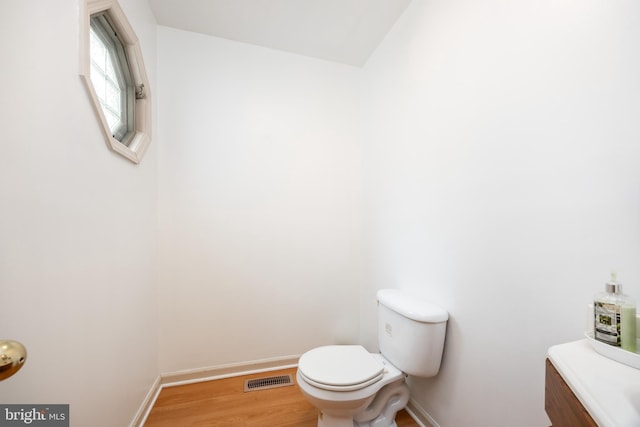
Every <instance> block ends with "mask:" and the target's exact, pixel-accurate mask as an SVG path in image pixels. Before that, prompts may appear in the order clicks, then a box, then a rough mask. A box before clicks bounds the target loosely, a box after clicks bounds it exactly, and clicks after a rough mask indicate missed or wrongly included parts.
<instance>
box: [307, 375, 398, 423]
mask: <svg viewBox="0 0 640 427" xmlns="http://www.w3.org/2000/svg"><path fill="white" fill-rule="evenodd" d="M408 402H409V387H408V386H407V383H406V382H405V381H404V378H403V379H402V380H400V381H396V382H394V383H391V384H389V385H387V386H385V387H383V388H382V389H381V390H380V391H379V392H378V394H377V395H376V396H375V398H374V399H373V401H372V402H371V404H369V405H368V406H367V408H366V409H365V410H363V411H362V412H360V413H358V414H356V415H355V416H354V417H353V418H352V417H350V416H344V415H343V416H339V415H332V414H328V413H323V412H320V413H319V414H318V427H397V424H396V421H395V419H396V414H397V413H398V411H400V410H402V409H403V408H404V407H405V406H407V403H408Z"/></svg>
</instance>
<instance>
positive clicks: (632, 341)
mask: <svg viewBox="0 0 640 427" xmlns="http://www.w3.org/2000/svg"><path fill="white" fill-rule="evenodd" d="M593 308H594V315H595V316H594V321H595V323H594V338H595V339H597V340H598V341H602V342H605V343H607V344H610V345H614V346H618V347H622V349H624V350H628V351H633V352H634V353H635V351H636V304H635V301H634V300H633V298H631V297H630V296H628V295H625V294H623V293H622V285H621V284H620V283H618V282H617V281H616V273H615V272H612V273H611V280H610V281H609V282H607V284H606V285H605V292H601V293H599V294H597V295H596V296H595V298H594V303H593Z"/></svg>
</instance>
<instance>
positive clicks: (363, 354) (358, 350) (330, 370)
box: [298, 345, 384, 391]
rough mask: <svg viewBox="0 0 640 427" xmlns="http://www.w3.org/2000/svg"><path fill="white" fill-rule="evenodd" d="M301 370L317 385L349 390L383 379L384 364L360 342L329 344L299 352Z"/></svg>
mask: <svg viewBox="0 0 640 427" xmlns="http://www.w3.org/2000/svg"><path fill="white" fill-rule="evenodd" d="M298 370H299V371H300V373H301V374H302V375H303V376H304V377H305V379H307V380H310V381H308V382H309V383H311V384H312V385H314V386H317V387H320V388H324V389H327V390H343V391H349V390H358V389H360V388H363V387H366V386H368V385H369V384H373V383H375V382H376V381H378V380H380V378H382V374H383V372H384V365H383V364H382V362H380V360H378V359H376V358H375V357H374V356H373V355H372V354H371V353H369V352H368V351H367V350H366V349H365V348H364V347H362V346H360V345H329V346H325V347H318V348H314V349H313V350H310V351H308V352H306V353H305V354H303V355H302V356H300V360H299V361H298Z"/></svg>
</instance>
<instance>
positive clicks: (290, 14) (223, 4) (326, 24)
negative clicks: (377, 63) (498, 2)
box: [149, 0, 411, 66]
mask: <svg viewBox="0 0 640 427" xmlns="http://www.w3.org/2000/svg"><path fill="white" fill-rule="evenodd" d="M149 3H150V4H151V8H152V9H153V11H154V13H155V16H156V19H157V21H158V23H159V24H160V25H164V26H168V27H173V28H178V29H182V30H186V31H193V32H197V33H203V34H209V35H212V36H216V37H222V38H225V39H229V40H235V41H239V42H244V43H251V44H255V45H259V46H263V47H267V48H272V49H279V50H284V51H287V52H292V53H297V54H300V55H306V56H311V57H314V58H320V59H325V60H329V61H335V62H341V63H344V64H349V65H355V66H362V65H363V64H364V63H365V62H366V60H367V58H368V57H369V55H371V53H372V52H373V51H374V50H375V48H376V47H377V46H378V44H379V43H380V42H381V41H382V40H383V39H384V37H385V35H386V34H387V32H388V31H389V30H390V29H391V27H392V26H393V24H394V23H395V22H396V20H397V19H398V18H399V17H400V15H401V14H402V12H403V11H404V10H405V9H406V8H407V6H408V5H409V3H411V0H149Z"/></svg>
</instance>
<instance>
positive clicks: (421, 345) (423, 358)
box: [377, 289, 449, 377]
mask: <svg viewBox="0 0 640 427" xmlns="http://www.w3.org/2000/svg"><path fill="white" fill-rule="evenodd" d="M377 297H378V342H379V346H380V353H382V355H383V356H384V357H385V359H387V360H388V361H389V362H391V363H392V364H393V365H394V366H395V367H396V368H398V369H400V370H401V371H402V372H404V373H406V374H409V375H415V376H418V377H432V376H435V375H436V374H437V373H438V371H439V370H440V362H441V360H442V350H443V349H444V337H445V333H446V329H447V320H448V319H449V314H448V313H447V311H446V310H444V309H442V308H440V307H438V306H436V305H434V304H431V303H429V302H427V301H424V300H423V299H421V298H417V297H415V296H412V295H409V294H407V293H405V292H403V291H400V290H397V289H381V290H379V291H378V294H377Z"/></svg>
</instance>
